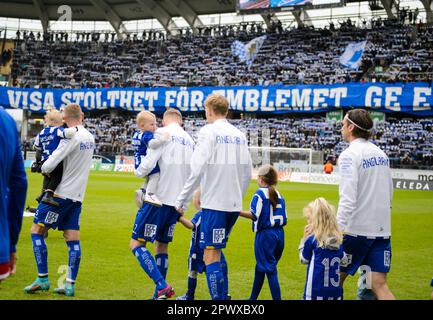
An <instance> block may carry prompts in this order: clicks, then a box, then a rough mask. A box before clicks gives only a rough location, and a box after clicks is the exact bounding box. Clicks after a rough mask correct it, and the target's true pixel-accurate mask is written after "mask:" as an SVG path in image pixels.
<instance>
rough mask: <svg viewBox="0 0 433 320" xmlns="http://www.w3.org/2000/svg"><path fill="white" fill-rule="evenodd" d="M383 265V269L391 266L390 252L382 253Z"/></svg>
mask: <svg viewBox="0 0 433 320" xmlns="http://www.w3.org/2000/svg"><path fill="white" fill-rule="evenodd" d="M383 264H384V265H385V267H389V266H390V265H391V252H390V251H388V250H386V251H384V252H383Z"/></svg>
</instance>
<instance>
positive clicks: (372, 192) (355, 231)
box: [337, 139, 393, 237]
mask: <svg viewBox="0 0 433 320" xmlns="http://www.w3.org/2000/svg"><path fill="white" fill-rule="evenodd" d="M338 163H339V170H340V175H341V179H340V186H339V192H340V201H339V204H338V213H337V220H338V224H339V225H340V227H341V228H342V230H343V232H345V233H348V234H352V235H359V236H368V237H389V236H391V201H392V195H393V185H392V176H391V170H390V168H389V159H388V157H387V156H386V154H385V153H384V152H383V151H382V150H380V149H379V148H378V147H377V146H375V145H374V144H373V143H371V142H369V141H367V140H365V139H356V140H354V141H352V142H351V143H350V145H349V147H348V148H347V149H346V150H344V151H343V152H342V153H341V155H340V157H339V159H338Z"/></svg>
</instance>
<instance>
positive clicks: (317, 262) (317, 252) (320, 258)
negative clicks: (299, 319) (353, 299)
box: [302, 236, 344, 300]
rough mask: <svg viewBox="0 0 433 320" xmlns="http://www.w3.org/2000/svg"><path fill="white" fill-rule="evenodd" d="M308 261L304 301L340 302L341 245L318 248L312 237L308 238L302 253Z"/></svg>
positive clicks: (341, 291)
mask: <svg viewBox="0 0 433 320" xmlns="http://www.w3.org/2000/svg"><path fill="white" fill-rule="evenodd" d="M302 256H303V257H302V259H304V261H303V262H304V263H305V262H307V261H308V267H307V277H306V279H307V280H306V283H305V290H304V296H303V299H304V300H341V299H342V298H343V297H342V295H343V289H342V287H341V286H340V265H341V261H342V259H343V257H344V252H343V247H342V246H341V245H330V246H328V247H325V248H323V247H319V246H318V243H317V241H316V239H315V238H314V236H309V237H308V239H307V240H306V242H305V244H304V250H303V252H302Z"/></svg>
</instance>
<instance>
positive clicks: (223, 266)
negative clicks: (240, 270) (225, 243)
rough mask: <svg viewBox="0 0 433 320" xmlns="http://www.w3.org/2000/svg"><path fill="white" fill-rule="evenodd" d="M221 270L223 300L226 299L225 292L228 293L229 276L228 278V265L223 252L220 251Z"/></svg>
mask: <svg viewBox="0 0 433 320" xmlns="http://www.w3.org/2000/svg"><path fill="white" fill-rule="evenodd" d="M221 271H222V273H223V278H224V285H223V300H227V294H228V293H229V278H228V272H229V270H228V267H227V260H226V257H225V256H224V253H223V252H222V251H221Z"/></svg>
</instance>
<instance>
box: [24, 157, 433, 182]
mask: <svg viewBox="0 0 433 320" xmlns="http://www.w3.org/2000/svg"><path fill="white" fill-rule="evenodd" d="M34 160H35V159H34V154H33V153H32V152H28V153H27V160H25V167H26V168H30V167H31V165H32V163H33V161H34ZM269 163H271V162H269ZM271 164H272V165H273V166H274V167H275V168H276V170H277V172H278V177H279V180H280V181H288V182H300V183H316V184H327V185H338V184H339V183H340V174H339V172H338V166H335V167H334V171H333V172H332V173H331V174H325V173H323V166H322V165H308V164H302V163H294V164H290V163H284V162H282V161H279V162H276V163H271ZM258 168H259V166H257V165H256V166H254V168H253V179H257V169H258ZM306 169H308V170H306ZM91 170H92V171H105V172H129V173H133V172H134V157H130V156H116V158H115V162H114V163H113V162H107V161H106V159H104V158H102V157H100V156H94V158H93V162H92V166H91ZM306 171H310V172H306ZM391 174H392V180H393V184H394V188H395V189H404V190H423V191H433V170H408V169H391Z"/></svg>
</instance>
